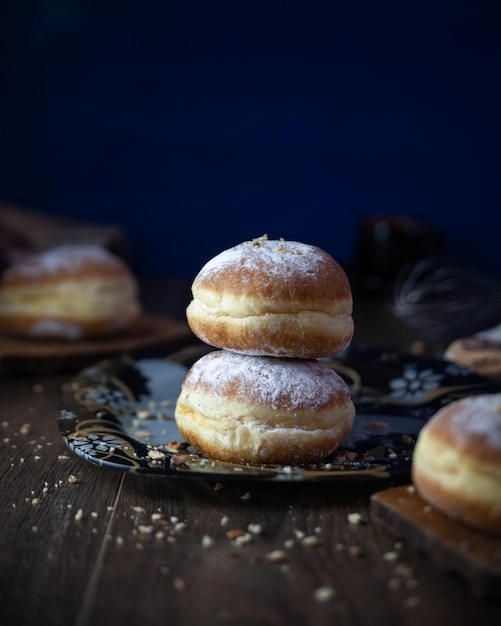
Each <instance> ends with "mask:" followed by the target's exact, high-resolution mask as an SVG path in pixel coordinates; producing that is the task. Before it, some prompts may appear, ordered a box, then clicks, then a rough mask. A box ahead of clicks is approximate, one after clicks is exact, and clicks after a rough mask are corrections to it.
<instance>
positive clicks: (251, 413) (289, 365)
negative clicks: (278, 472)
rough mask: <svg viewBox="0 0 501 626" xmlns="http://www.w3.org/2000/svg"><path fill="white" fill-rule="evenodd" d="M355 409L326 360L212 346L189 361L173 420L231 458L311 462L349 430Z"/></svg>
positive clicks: (187, 434) (207, 448) (196, 440)
mask: <svg viewBox="0 0 501 626" xmlns="http://www.w3.org/2000/svg"><path fill="white" fill-rule="evenodd" d="M354 415H355V408H354V405H353V402H352V400H351V396H350V391H349V388H348V386H347V385H346V383H345V382H344V380H343V379H342V378H341V377H340V376H339V375H338V374H337V373H336V372H334V371H333V370H332V369H331V368H329V367H328V366H327V365H326V364H325V363H323V362H322V361H319V360H314V359H288V358H277V357H266V356H251V355H242V354H238V353H236V352H231V351H228V350H215V351H212V352H209V353H208V354H206V355H205V356H203V357H201V358H200V359H199V360H198V361H196V362H195V363H194V365H192V367H191V368H190V370H189V371H188V373H187V375H186V378H185V380H184V382H183V384H182V386H181V392H180V395H179V397H178V400H177V402H176V409H175V419H176V423H177V427H178V429H179V432H180V433H181V435H182V436H183V437H184V439H185V440H186V441H187V442H188V443H189V444H191V445H193V446H194V447H195V448H196V449H197V450H198V451H199V452H201V453H203V454H204V455H206V456H207V457H209V458H213V459H217V460H220V461H228V462H231V463H250V464H261V463H262V464H283V465H292V464H300V465H301V464H305V463H311V462H315V461H318V460H320V459H322V458H324V457H325V456H327V455H328V454H330V453H331V452H333V451H334V450H335V449H336V448H337V447H338V446H339V444H340V443H341V442H342V441H343V440H344V439H345V438H346V437H347V435H348V434H349V432H350V430H351V428H352V425H353V419H354Z"/></svg>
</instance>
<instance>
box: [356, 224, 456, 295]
mask: <svg viewBox="0 0 501 626" xmlns="http://www.w3.org/2000/svg"><path fill="white" fill-rule="evenodd" d="M444 252H445V237H444V235H443V234H442V233H441V232H440V231H439V230H437V229H434V228H432V227H430V226H428V225H426V224H424V223H423V222H421V221H418V220H415V219H413V218H411V217H408V216H405V215H368V216H366V217H364V218H362V220H360V222H359V224H358V226H357V231H356V239H355V261H354V268H353V269H354V272H355V276H354V279H355V281H356V282H357V283H358V285H359V287H361V288H362V289H363V290H364V291H369V292H374V293H379V292H382V291H384V290H385V289H386V288H387V287H388V286H389V285H391V283H392V282H393V280H394V278H395V277H396V275H397V273H398V272H399V270H400V269H401V268H402V267H403V266H404V265H407V263H409V262H410V261H418V260H420V259H423V258H425V257H428V256H433V255H440V254H444Z"/></svg>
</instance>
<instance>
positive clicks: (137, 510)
mask: <svg viewBox="0 0 501 626" xmlns="http://www.w3.org/2000/svg"><path fill="white" fill-rule="evenodd" d="M132 510H133V511H134V512H135V513H145V512H146V509H145V508H144V507H143V506H133V507H132Z"/></svg>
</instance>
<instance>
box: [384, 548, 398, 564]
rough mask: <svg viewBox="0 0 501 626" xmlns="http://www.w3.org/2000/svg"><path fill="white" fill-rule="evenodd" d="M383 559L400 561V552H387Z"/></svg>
mask: <svg viewBox="0 0 501 626" xmlns="http://www.w3.org/2000/svg"><path fill="white" fill-rule="evenodd" d="M383 559H384V560H385V561H396V560H397V559H398V552H396V551H394V550H390V551H389V552H385V553H384V554H383Z"/></svg>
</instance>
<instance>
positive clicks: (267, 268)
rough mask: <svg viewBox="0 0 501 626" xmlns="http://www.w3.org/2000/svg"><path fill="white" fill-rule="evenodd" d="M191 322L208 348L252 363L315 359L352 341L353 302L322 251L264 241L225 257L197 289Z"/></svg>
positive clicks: (204, 272) (212, 264) (210, 265)
mask: <svg viewBox="0 0 501 626" xmlns="http://www.w3.org/2000/svg"><path fill="white" fill-rule="evenodd" d="M192 294H193V299H192V301H191V302H190V304H189V306H188V308H187V310H186V317H187V320H188V324H189V326H190V328H191V330H192V331H193V333H194V334H195V335H196V336H197V337H198V338H199V339H201V340H202V341H203V342H205V343H207V344H209V345H211V346H214V347H216V348H222V349H226V350H232V351H234V352H239V353H241V354H248V355H253V356H277V357H291V358H306V359H316V358H322V357H326V356H330V355H333V354H336V353H338V352H341V351H342V350H344V349H345V348H346V347H347V346H348V345H349V344H350V342H351V340H352V338H353V319H352V308H353V300H352V294H351V288H350V283H349V281H348V278H347V276H346V274H345V272H344V270H343V269H342V267H341V266H340V265H339V264H338V263H337V261H335V260H334V259H333V258H332V257H331V256H330V255H329V254H328V253H327V252H325V251H324V250H322V249H320V248H318V247H316V246H312V245H309V244H304V243H300V242H296V241H285V240H270V239H268V238H267V237H266V236H263V237H260V238H258V239H253V240H252V241H245V242H243V243H240V244H238V245H236V246H234V247H232V248H229V249H228V250H224V251H223V252H221V253H220V254H218V255H217V256H215V257H214V258H212V259H211V260H210V261H208V262H207V263H206V264H205V265H204V266H203V267H202V269H201V270H200V272H199V273H198V274H197V276H196V277H195V279H194V281H193V284H192Z"/></svg>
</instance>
